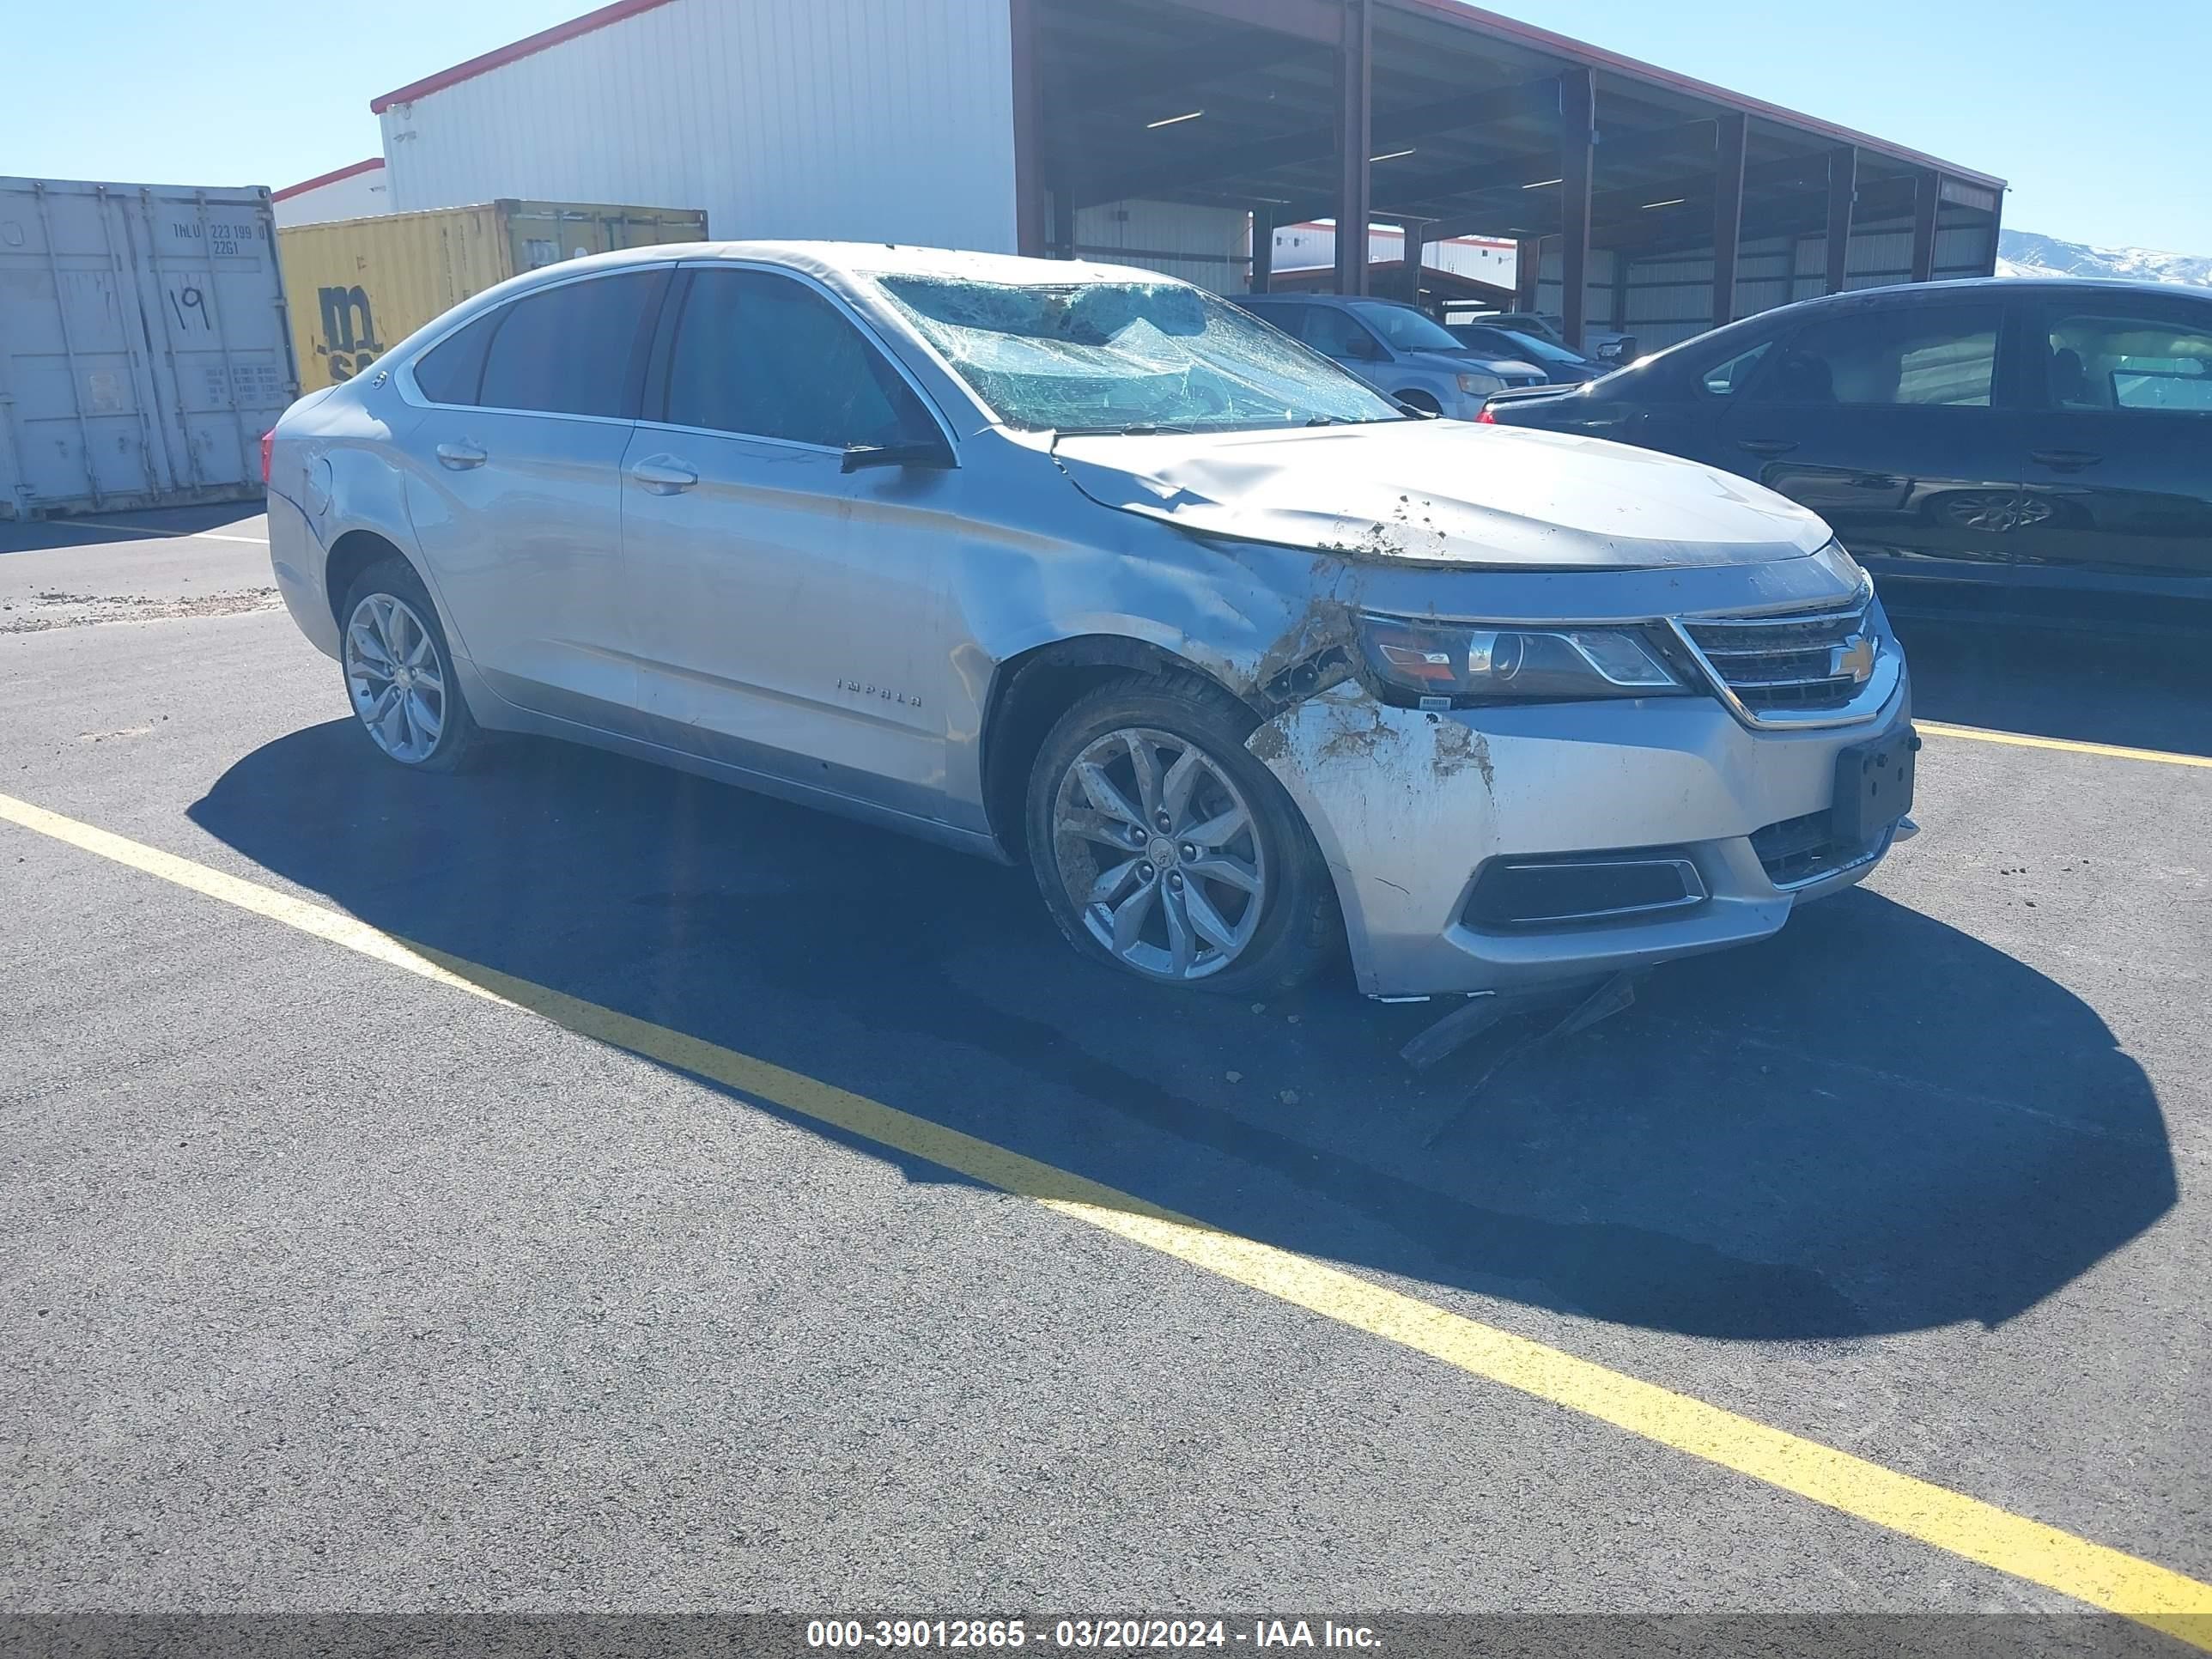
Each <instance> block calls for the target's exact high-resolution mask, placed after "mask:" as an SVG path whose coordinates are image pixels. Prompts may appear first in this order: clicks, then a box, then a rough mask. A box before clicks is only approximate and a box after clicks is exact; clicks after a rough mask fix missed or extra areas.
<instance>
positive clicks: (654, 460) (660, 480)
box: [629, 455, 699, 495]
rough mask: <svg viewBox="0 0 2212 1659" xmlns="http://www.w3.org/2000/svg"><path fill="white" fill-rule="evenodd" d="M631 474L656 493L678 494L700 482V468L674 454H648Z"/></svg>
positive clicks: (632, 469) (634, 467)
mask: <svg viewBox="0 0 2212 1659" xmlns="http://www.w3.org/2000/svg"><path fill="white" fill-rule="evenodd" d="M629 476H630V477H633V478H635V479H636V480H637V481H638V483H641V484H643V485H644V486H645V487H646V488H647V489H649V490H651V491H652V492H653V494H654V495H681V494H682V493H683V492H684V491H685V490H687V489H690V488H691V486H692V485H693V484H696V483H698V482H699V469H698V468H697V467H696V466H693V465H690V463H689V462H687V461H682V460H678V459H677V458H676V457H675V456H673V455H648V456H647V457H646V458H645V459H643V460H641V461H640V462H638V463H637V465H635V466H633V467H631V468H630V470H629Z"/></svg>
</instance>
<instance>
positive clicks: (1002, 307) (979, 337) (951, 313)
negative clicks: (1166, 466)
mask: <svg viewBox="0 0 2212 1659" xmlns="http://www.w3.org/2000/svg"><path fill="white" fill-rule="evenodd" d="M879 280H880V281H881V282H882V283H883V286H884V290H885V292H887V293H888V294H890V296H891V298H892V299H893V300H894V301H896V302H897V304H898V305H899V307H900V308H901V309H902V310H903V311H904V312H905V313H906V314H907V316H908V318H909V319H911V320H912V321H913V323H914V325H915V327H916V328H917V329H919V330H920V331H921V334H922V336H923V337H924V338H926V339H927V340H928V342H929V343H930V344H932V345H933V346H935V347H936V348H937V349H938V350H939V352H940V353H941V354H943V356H944V357H945V361H946V362H949V363H951V366H952V368H953V370H954V372H955V373H956V374H958V375H959V376H960V378H961V379H962V380H965V381H966V382H967V383H968V384H969V386H971V387H972V388H974V390H975V395H976V396H977V397H979V398H981V399H982V400H983V401H984V403H985V404H987V405H989V407H990V409H991V410H992V412H993V413H994V414H995V415H996V416H998V417H999V418H1000V420H1002V421H1004V422H1006V423H1007V424H1008V425H1009V426H1018V427H1028V428H1035V429H1040V430H1042V429H1044V428H1053V429H1055V430H1058V431H1061V432H1101V431H1103V432H1129V431H1156V432H1158V431H1176V432H1195V431H1202V430H1203V431H1218V430H1222V429H1225V428H1232V427H1243V428H1255V427H1267V426H1321V425H1333V424H1335V423H1336V422H1367V421H1396V420H1404V419H1407V418H1408V417H1407V416H1406V414H1405V413H1404V411H1403V410H1400V409H1399V408H1398V407H1397V406H1396V405H1395V404H1393V403H1391V402H1390V401H1389V399H1388V398H1384V397H1383V396H1382V395H1381V394H1380V393H1379V392H1372V391H1370V390H1369V389H1368V387H1367V386H1364V385H1363V384H1362V383H1361V382H1359V381H1358V380H1353V379H1352V377H1351V376H1350V375H1349V374H1346V373H1345V372H1344V371H1343V370H1341V369H1340V368H1337V367H1336V366H1335V365H1334V363H1331V362H1328V361H1327V360H1326V359H1324V358H1322V357H1318V356H1315V355H1314V354H1313V353H1312V352H1310V351H1308V350H1307V349H1305V348H1304V346H1301V345H1299V344H1298V343H1297V342H1296V341H1294V340H1292V339H1291V338H1289V337H1287V336H1285V335H1284V334H1281V333H1279V332H1277V331H1275V330H1274V329H1273V328H1270V327H1268V326H1267V325H1266V324H1265V323H1262V322H1260V321H1259V320H1257V319H1255V318H1253V317H1250V316H1249V315H1247V314H1246V313H1243V312H1242V311H1239V310H1237V308H1236V307H1234V306H1231V305H1228V304H1226V303H1225V302H1224V301H1220V300H1217V299H1215V298H1214V297H1213V296H1212V295H1210V294H1207V293H1206V292H1204V291H1203V290H1201V289H1194V288H1191V287H1189V286H1188V285H1187V284H1184V283H1169V282H1161V283H1051V284H1044V283H1037V284H1020V285H1016V284H1012V283H981V282H973V281H967V280H963V279H955V278H947V277H937V276H886V277H883V278H881V279H879Z"/></svg>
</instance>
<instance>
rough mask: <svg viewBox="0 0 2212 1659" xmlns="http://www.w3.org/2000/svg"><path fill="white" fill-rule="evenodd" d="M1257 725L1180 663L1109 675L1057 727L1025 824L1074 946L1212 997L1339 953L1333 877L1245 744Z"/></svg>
mask: <svg viewBox="0 0 2212 1659" xmlns="http://www.w3.org/2000/svg"><path fill="white" fill-rule="evenodd" d="M1257 725H1258V720H1257V717H1256V716H1255V715H1254V714H1253V713H1252V711H1251V710H1250V709H1249V708H1246V707H1245V706H1244V705H1243V703H1241V702H1237V700H1236V699H1235V698H1234V697H1232V696H1230V695H1229V694H1228V693H1227V692H1225V691H1224V690H1221V689H1220V688H1219V687H1218V686H1217V685H1215V684H1212V682H1211V681H1208V680H1205V679H1202V678H1199V677H1197V676H1195V675H1188V674H1176V675H1152V674H1132V675H1129V676H1127V678H1122V679H1118V680H1115V681H1113V682H1111V683H1109V684H1106V685H1103V686H1101V687H1099V688H1098V689H1097V690H1094V691H1091V692H1090V693H1089V694H1087V695H1086V696H1083V697H1082V698H1080V699H1079V700H1078V701H1077V702H1076V703H1075V704H1074V706H1073V707H1072V708H1069V709H1068V711H1067V712H1066V714H1063V715H1061V716H1060V720H1058V722H1056V723H1055V724H1054V726H1053V728H1052V730H1051V732H1049V733H1048V735H1047V736H1046V738H1045V740H1044V744H1043V746H1042V748H1041V749H1040V750H1038V752H1037V757H1036V763H1035V764H1034V765H1033V766H1032V767H1031V769H1030V781H1029V790H1028V799H1027V807H1026V811H1025V812H1024V829H1025V832H1026V841H1027V844H1028V849H1029V855H1030V868H1031V869H1032V870H1033V871H1034V872H1036V881H1037V889H1038V890H1039V891H1040V892H1041V893H1042V895H1043V896H1044V902H1045V906H1046V908H1048V909H1049V910H1050V911H1051V912H1052V916H1053V920H1054V921H1055V922H1057V923H1058V924H1059V926H1060V932H1061V933H1062V934H1064V935H1065V936H1066V939H1067V941H1068V943H1069V944H1071V945H1073V946H1074V947H1075V948H1076V950H1077V951H1079V952H1081V953H1082V954H1083V955H1085V956H1087V957H1091V958H1092V959H1093V960H1094V961H1099V962H1104V963H1111V964H1112V965H1113V966H1115V968H1118V969H1121V970H1122V971H1123V972H1125V973H1129V974H1133V975H1136V976H1137V977H1138V978H1139V979H1144V980H1148V981H1152V982H1153V983H1155V984H1163V985H1168V986H1172V987H1177V988H1181V989H1187V990H1204V991H1212V992H1216V993H1218V994H1222V995H1225V996H1243V995H1249V994H1251V993H1253V992H1255V991H1261V992H1267V993H1271V994H1273V993H1281V992H1285V991H1289V990H1291V989H1292V988H1293V987H1297V986H1298V985H1301V984H1303V983H1304V982H1305V981H1307V980H1309V979H1310V978H1312V977H1313V976H1314V975H1315V974H1316V973H1317V972H1319V971H1320V970H1321V969H1322V968H1323V967H1325V966H1326V965H1327V964H1328V963H1329V962H1330V961H1331V960H1332V959H1333V958H1334V957H1335V955H1336V954H1337V952H1338V950H1339V948H1340V944H1341V941H1342V939H1343V927H1342V923H1341V922H1340V920H1339V916H1338V912H1337V907H1336V890H1335V888H1334V886H1333V885H1332V884H1331V883H1330V880H1329V875H1328V867H1327V866H1325V865H1324V864H1323V863H1322V857H1321V853H1320V850H1319V849H1318V848H1316V846H1315V845H1314V840H1313V835H1312V832H1311V831H1310V830H1309V829H1307V828H1306V824H1305V820H1304V818H1303V817H1301V816H1300V815H1299V813H1298V810H1297V806H1296V805H1293V804H1292V802H1291V798H1290V796H1289V795H1288V794H1286V793H1284V790H1283V787H1282V786H1281V785H1280V784H1279V783H1278V782H1276V781H1275V779H1274V777H1273V775H1272V774H1271V773H1269V772H1268V770H1267V768H1266V767H1264V766H1262V765H1261V763H1259V762H1258V761H1257V760H1255V759H1254V758H1253V757H1252V755H1251V753H1250V752H1249V750H1247V749H1246V748H1245V747H1244V743H1245V739H1246V738H1249V737H1250V736H1251V734H1252V732H1253V729H1254V727H1255V726H1257ZM1140 751H1141V752H1142V753H1143V754H1146V755H1149V756H1150V757H1151V768H1152V781H1151V783H1150V785H1149V786H1147V784H1146V781H1145V780H1144V777H1143V775H1142V774H1140V773H1139V769H1138V768H1139V753H1140ZM1186 755H1190V756H1194V757H1195V758H1194V760H1192V761H1191V762H1190V763H1189V764H1188V767H1187V768H1186V769H1184V770H1183V771H1182V772H1180V773H1179V772H1178V771H1177V767H1178V765H1179V764H1181V763H1182V759H1183V757H1184V756H1186ZM1158 811H1169V812H1170V822H1169V824H1168V826H1167V828H1168V829H1170V830H1171V831H1172V832H1173V833H1164V830H1163V825H1162V823H1161V822H1160V821H1159V820H1158V817H1157V816H1156V814H1157V812H1158ZM1148 814H1153V815H1155V816H1152V817H1150V818H1149V820H1148V821H1147V822H1146V823H1145V824H1144V825H1143V826H1142V833H1138V831H1139V825H1138V824H1137V823H1135V822H1134V821H1133V818H1146V817H1147V815H1148ZM1248 883H1249V885H1248ZM1147 891H1149V893H1150V897H1149V899H1147V898H1146V896H1145V895H1146V892H1147ZM1178 918H1180V923H1181V934H1182V944H1181V945H1178V944H1177V932H1176V921H1177V919H1178Z"/></svg>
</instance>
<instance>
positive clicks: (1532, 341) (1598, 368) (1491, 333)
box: [1444, 323, 1613, 386]
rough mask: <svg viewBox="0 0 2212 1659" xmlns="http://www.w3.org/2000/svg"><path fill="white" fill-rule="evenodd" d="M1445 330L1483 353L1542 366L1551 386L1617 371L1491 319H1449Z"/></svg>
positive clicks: (1459, 340) (1481, 354)
mask: <svg viewBox="0 0 2212 1659" xmlns="http://www.w3.org/2000/svg"><path fill="white" fill-rule="evenodd" d="M1444 332H1445V333H1447V334H1449V335H1450V336H1451V337H1452V338H1453V339H1455V340H1457V341H1458V342H1459V343H1461V344H1462V345H1463V346H1465V347H1466V348H1467V349H1468V350H1469V351H1473V352H1475V353H1478V354H1479V355H1480V356H1485V357H1515V358H1518V359H1520V361H1522V362H1524V363H1528V364H1529V365H1530V366H1532V367H1533V368H1538V369H1541V371H1542V372H1543V375H1544V383H1545V384H1546V385H1547V386H1580V385H1582V383H1583V381H1585V380H1595V379H1597V377H1598V376H1599V375H1601V374H1611V373H1612V372H1613V366H1612V365H1611V364H1610V363H1601V362H1598V361H1596V359H1595V358H1591V357H1585V356H1583V354H1582V353H1581V352H1579V351H1571V350H1570V349H1567V348H1566V347H1565V346H1563V345H1554V344H1553V343H1552V342H1551V341H1549V340H1547V339H1545V338H1544V337H1542V336H1541V335H1537V334H1516V333H1515V332H1514V331H1512V330H1511V329H1510V328H1493V327H1492V326H1491V325H1489V324H1487V323H1447V324H1445V325H1444Z"/></svg>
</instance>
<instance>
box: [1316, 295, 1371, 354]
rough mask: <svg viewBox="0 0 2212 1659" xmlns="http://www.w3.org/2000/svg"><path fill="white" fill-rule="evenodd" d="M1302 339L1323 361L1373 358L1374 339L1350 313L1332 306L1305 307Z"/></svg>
mask: <svg viewBox="0 0 2212 1659" xmlns="http://www.w3.org/2000/svg"><path fill="white" fill-rule="evenodd" d="M1305 311H1306V315H1305V327H1304V331H1303V333H1302V337H1303V338H1304V341H1305V343H1307V344H1308V345H1310V346H1311V347H1312V348H1313V349H1315V350H1316V351H1318V352H1320V353H1321V355H1322V356H1324V357H1377V356H1381V355H1382V351H1381V349H1380V348H1379V347H1377V346H1376V343H1375V338H1374V336H1372V335H1370V333H1368V331H1366V330H1365V329H1364V328H1362V327H1360V325H1359V321H1358V319H1357V318H1355V317H1354V316H1353V315H1352V313H1350V312H1348V311H1342V310H1339V309H1338V308H1337V307H1334V306H1308V307H1306V308H1305Z"/></svg>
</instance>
